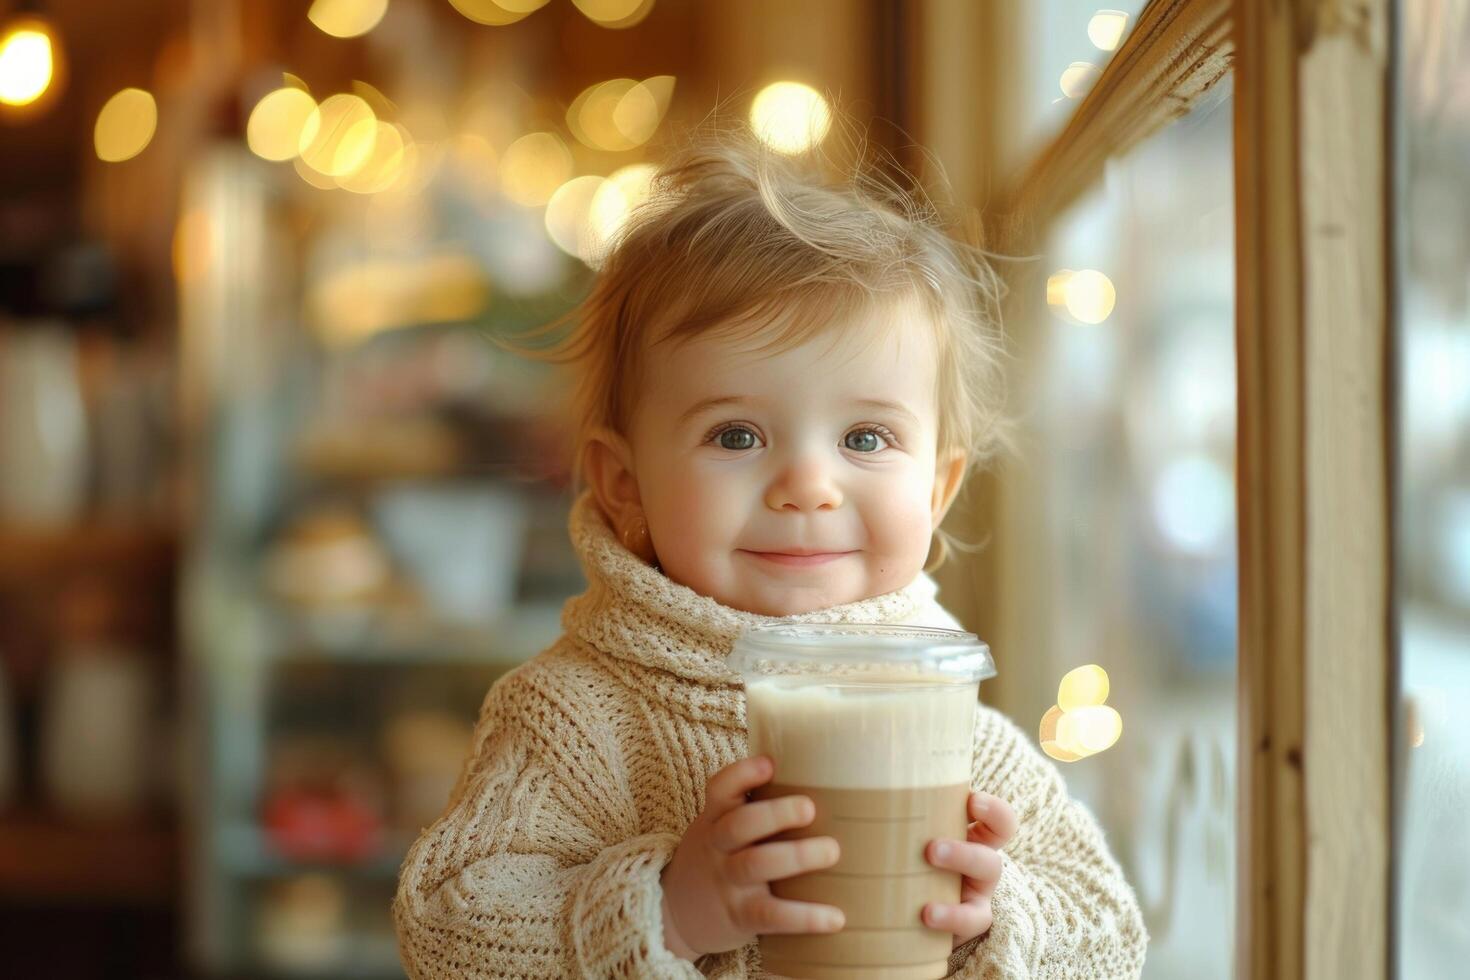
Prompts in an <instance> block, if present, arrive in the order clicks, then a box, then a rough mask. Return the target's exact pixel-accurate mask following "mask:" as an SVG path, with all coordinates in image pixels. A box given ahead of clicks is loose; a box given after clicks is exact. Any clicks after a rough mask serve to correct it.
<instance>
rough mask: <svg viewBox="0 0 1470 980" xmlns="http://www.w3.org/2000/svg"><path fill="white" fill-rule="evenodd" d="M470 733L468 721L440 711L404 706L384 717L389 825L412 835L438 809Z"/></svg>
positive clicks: (451, 785)
mask: <svg viewBox="0 0 1470 980" xmlns="http://www.w3.org/2000/svg"><path fill="white" fill-rule="evenodd" d="M471 734H472V730H471V726H470V723H469V722H468V721H466V720H464V719H463V718H461V717H459V716H457V715H453V714H450V713H448V712H446V711H434V710H418V711H404V712H402V713H400V714H397V715H394V716H393V717H392V718H391V719H389V721H388V724H387V725H386V726H385V727H384V729H383V735H382V746H383V761H384V763H385V764H386V766H387V768H388V776H389V800H390V819H391V821H392V824H393V827H394V828H395V829H397V830H402V831H406V832H408V833H413V834H416V833H417V832H418V831H419V830H421V829H422V828H424V827H427V826H428V825H429V824H431V823H433V822H434V821H435V820H436V819H438V817H439V815H440V814H441V813H443V812H444V807H445V805H446V804H447V803H448V802H449V794H450V792H451V791H452V790H453V789H454V784H455V781H456V780H457V779H458V778H459V771H460V768H461V767H462V766H463V764H464V758H465V754H466V752H467V750H468V749H469V746H470V738H471Z"/></svg>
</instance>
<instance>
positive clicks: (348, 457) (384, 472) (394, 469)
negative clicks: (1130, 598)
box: [293, 415, 461, 479]
mask: <svg viewBox="0 0 1470 980" xmlns="http://www.w3.org/2000/svg"><path fill="white" fill-rule="evenodd" d="M293 453H294V458H295V462H296V465H297V466H298V467H300V468H301V469H303V470H305V471H307V472H309V473H312V474H314V475H316V476H321V477H334V478H339V479H354V478H355V479H383V478H395V477H397V478H404V477H429V476H436V475H440V474H444V473H450V472H452V471H453V470H454V469H455V468H456V467H457V466H458V464H459V462H460V456H461V450H460V441H459V438H458V437H457V436H456V435H455V433H454V430H453V429H452V428H450V427H449V426H448V425H447V424H445V423H444V422H442V421H440V420H439V419H437V418H435V417H433V416H432V415H418V416H414V417H408V418H385V419H375V420H372V422H371V423H368V422H366V421H359V422H335V423H333V422H320V421H319V422H318V423H317V424H315V425H314V426H313V427H312V428H310V429H308V430H307V431H306V432H305V433H303V434H302V435H301V437H300V438H299V439H298V440H297V441H296V445H295V447H294V450H293Z"/></svg>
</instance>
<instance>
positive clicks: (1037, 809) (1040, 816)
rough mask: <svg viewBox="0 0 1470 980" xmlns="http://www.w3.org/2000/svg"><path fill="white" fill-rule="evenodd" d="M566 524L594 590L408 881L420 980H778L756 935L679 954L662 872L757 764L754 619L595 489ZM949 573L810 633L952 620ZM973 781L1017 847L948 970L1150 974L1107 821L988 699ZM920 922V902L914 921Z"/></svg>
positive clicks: (492, 725)
mask: <svg viewBox="0 0 1470 980" xmlns="http://www.w3.org/2000/svg"><path fill="white" fill-rule="evenodd" d="M569 527H570V531H571V536H572V541H573V544H574V545H575V547H576V549H577V553H578V555H579V558H580V561H581V563H582V567H583V570H584V572H585V573H586V576H587V581H588V588H587V590H586V591H585V592H584V593H582V594H581V595H578V596H576V597H574V598H572V599H570V600H569V601H568V602H567V604H566V607H565V609H564V611H563V613H562V620H561V621H562V627H563V629H564V630H565V633H564V635H563V636H561V637H560V638H559V639H558V640H557V641H556V642H555V643H554V644H553V645H552V646H551V647H550V648H548V649H547V650H545V651H543V652H542V653H540V654H538V655H537V656H536V657H534V658H532V659H531V660H530V661H528V662H527V663H525V664H523V665H521V666H518V667H516V668H515V669H514V670H512V671H510V672H509V673H508V674H506V675H505V676H504V677H502V678H501V679H499V680H498V681H497V682H496V683H495V684H494V685H493V686H492V687H491V689H490V691H489V693H488V694H487V695H486V697H485V702H484V706H483V708H482V710H481V715H480V720H479V724H478V726H477V728H476V731H475V736H474V743H473V750H472V751H471V753H470V756H469V758H468V759H467V761H466V763H465V766H464V769H463V770H462V772H461V775H460V778H459V781H458V784H457V785H456V786H455V788H454V791H453V792H452V794H451V795H450V800H449V805H448V808H447V809H446V810H445V812H444V814H443V816H441V817H440V818H439V819H438V820H437V821H436V822H435V823H434V824H433V826H431V827H429V828H428V829H427V830H425V831H424V832H423V834H422V835H421V836H420V837H419V839H418V841H417V842H416V843H415V844H414V845H413V847H412V849H411V850H410V851H409V853H408V857H407V858H406V860H405V861H404V864H403V868H402V871H401V873H400V876H399V882H398V894H397V898H396V899H395V901H394V917H395V919H396V922H397V927H398V936H399V940H400V948H401V953H402V957H403V962H404V964H405V966H406V967H407V969H408V972H409V974H410V975H411V976H413V977H415V978H435V980H440V978H446V980H447V978H469V977H526V978H537V980H543V978H549V977H568V978H580V977H658V978H697V977H700V976H708V977H723V978H730V980H734V978H759V977H768V976H772V974H768V973H765V972H763V971H762V970H761V968H760V954H759V949H758V946H757V945H756V943H755V942H751V943H748V944H747V945H745V946H744V947H742V948H740V949H736V950H729V951H727V952H724V953H719V954H711V955H707V956H704V957H701V958H700V960H699V961H698V963H697V964H695V963H689V962H687V961H685V960H681V959H679V958H678V957H676V956H675V955H674V954H673V953H671V952H669V951H668V949H667V948H666V947H665V946H664V942H663V927H662V918H661V915H660V899H661V890H660V885H659V874H660V872H661V871H662V869H663V867H664V866H665V865H666V864H668V862H669V860H670V859H671V858H672V857H673V853H674V849H675V847H677V846H678V844H679V841H680V839H681V838H682V837H683V834H684V831H685V829H686V828H687V827H688V826H689V824H690V823H691V822H692V821H693V820H694V818H695V817H696V816H697V815H698V814H699V812H700V810H701V809H702V808H703V805H704V788H705V781H706V780H707V779H708V778H709V777H710V776H711V775H713V774H714V773H715V772H717V771H718V770H720V769H721V768H723V767H725V766H726V765H729V764H730V763H732V762H734V761H736V760H737V759H741V758H744V757H745V756H746V755H747V751H746V731H745V696H744V690H743V688H742V686H741V683H740V678H739V676H738V675H737V674H735V673H734V672H732V671H731V670H730V669H729V667H728V666H727V665H726V663H725V657H726V655H727V654H728V653H729V651H730V649H731V645H732V644H733V642H734V640H735V637H736V636H737V635H738V634H739V633H740V631H741V629H742V628H743V627H745V626H746V625H749V624H753V623H759V622H769V621H771V620H770V618H769V617H765V616H760V615H757V614H754V613H748V612H744V611H741V610H737V609H732V608H730V607H727V606H724V605H722V604H720V603H719V602H716V601H715V600H713V599H711V598H709V597H707V596H702V595H700V594H698V593H696V592H694V591H693V590H691V589H689V588H686V587H685V586H682V585H679V584H677V583H675V582H674V581H672V580H671V579H669V578H668V577H667V576H665V575H664V574H663V573H662V572H660V571H658V570H657V569H655V568H652V567H650V566H648V565H646V564H644V563H643V562H642V561H640V560H639V559H638V558H637V557H635V556H634V555H633V554H631V553H630V552H629V551H627V550H626V549H625V548H624V547H623V546H622V544H621V543H620V542H619V541H618V540H617V537H616V536H615V535H614V534H613V533H612V531H611V529H610V528H609V527H608V526H607V523H606V522H605V520H604V519H603V518H602V515H601V511H600V509H599V508H598V507H597V506H596V504H595V503H594V502H593V499H592V497H591V496H590V494H587V493H584V494H583V495H582V496H581V497H580V498H579V499H578V500H577V501H576V502H575V504H574V506H573V509H572V513H571V517H570V522H569ZM936 591H937V590H936V588H935V585H934V582H933V580H932V579H930V578H929V577H928V576H927V575H922V574H921V575H920V576H919V577H918V578H917V579H916V580H915V581H914V583H912V584H911V585H909V586H908V587H907V588H904V589H901V590H899V591H897V592H891V593H888V594H886V595H881V596H877V597H875V598H871V599H865V600H862V601H859V602H853V603H848V604H846V605H841V606H834V607H831V608H829V609H824V610H820V611H817V612H812V613H807V614H803V615H799V616H793V617H789V619H790V620H792V621H802V620H823V621H841V622H882V623H922V624H925V625H945V626H954V625H955V621H954V620H953V618H952V617H950V616H949V614H948V613H946V612H944V610H943V609H941V608H940V607H939V606H938V604H937V603H936V602H935V601H934V596H935V592H936ZM974 746H975V755H974V768H973V785H974V787H975V788H976V789H980V790H984V791H986V792H990V793H994V794H996V795H997V796H1000V797H1001V798H1002V799H1005V800H1007V801H1008V802H1009V803H1010V804H1011V806H1012V807H1013V808H1014V809H1015V811H1016V814H1017V816H1018V817H1019V818H1020V829H1019V831H1018V832H1017V834H1016V836H1015V838H1014V839H1013V840H1011V842H1010V843H1009V844H1008V845H1006V847H1005V848H1004V849H1003V850H1002V851H1001V855H1002V862H1003V868H1004V870H1003V872H1002V875H1001V879H1000V883H999V885H998V887H997V888H996V891H995V895H994V898H993V900H992V910H993V913H994V925H993V926H992V927H991V929H990V931H989V932H988V933H986V934H985V935H984V936H983V937H981V938H980V939H978V940H975V941H972V942H969V943H966V944H964V945H962V946H960V947H959V948H957V949H956V950H955V951H954V953H953V955H952V956H951V958H950V972H951V973H952V974H953V975H954V976H956V977H959V978H963V980H979V978H1007V980H1019V978H1023V977H1038V978H1039V977H1055V978H1058V980H1061V978H1066V980H1074V978H1080V977H1104V978H1109V980H1112V978H1124V977H1136V976H1138V975H1139V973H1140V971H1141V970H1142V966H1143V958H1144V950H1145V946H1146V944H1147V940H1148V937H1147V933H1146V932H1145V930H1144V926H1143V920H1142V916H1141V915H1140V912H1139V907H1138V903H1137V901H1136V899H1135V898H1134V895H1133V892H1132V890H1131V889H1130V888H1129V886H1128V883H1127V882H1126V881H1125V880H1124V878H1123V874H1122V872H1121V870H1120V869H1119V867H1118V865H1117V863H1116V862H1115V861H1114V860H1113V858H1112V856H1111V855H1110V854H1109V852H1108V849H1107V845H1106V843H1105V842H1104V840H1103V836H1102V833H1101V831H1100V829H1099V827H1098V825H1097V823H1096V821H1095V820H1094V818H1093V816H1092V814H1091V813H1090V812H1089V811H1088V810H1087V809H1086V808H1085V807H1084V806H1083V805H1082V804H1081V803H1079V802H1077V801H1075V800H1072V799H1070V798H1069V797H1068V796H1067V793H1066V790H1065V787H1064V785H1063V782H1062V779H1061V777H1060V776H1059V775H1058V773H1057V771H1056V769H1055V768H1054V767H1053V765H1052V764H1051V763H1050V762H1049V761H1048V760H1047V759H1046V758H1044V757H1043V756H1042V755H1041V754H1040V753H1039V752H1038V751H1037V750H1036V749H1035V748H1034V747H1033V746H1032V745H1031V744H1030V742H1029V740H1028V739H1027V738H1026V737H1025V736H1024V735H1023V734H1022V733H1021V731H1020V730H1019V729H1017V728H1016V726H1015V725H1013V724H1012V723H1011V722H1010V721H1009V720H1007V719H1006V718H1005V717H1004V716H1002V715H1001V714H1000V713H998V712H996V711H994V710H993V709H991V708H987V707H985V706H983V705H982V706H981V707H980V710H979V711H978V712H977V722H976V727H975V739H974ZM917 912H918V910H917V909H916V910H915V913H916V914H917Z"/></svg>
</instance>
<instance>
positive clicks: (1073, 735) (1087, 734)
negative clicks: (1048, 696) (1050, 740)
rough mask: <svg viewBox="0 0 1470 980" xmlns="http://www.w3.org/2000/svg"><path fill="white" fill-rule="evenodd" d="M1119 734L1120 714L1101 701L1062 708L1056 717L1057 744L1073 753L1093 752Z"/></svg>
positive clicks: (1104, 747)
mask: <svg viewBox="0 0 1470 980" xmlns="http://www.w3.org/2000/svg"><path fill="white" fill-rule="evenodd" d="M1122 734H1123V717H1122V716H1121V715H1119V714H1118V712H1117V711H1115V710H1113V709H1112V708H1110V707H1108V706H1107V705H1105V704H1099V705H1095V706H1093V707H1090V708H1078V709H1077V710H1076V711H1063V712H1062V716H1061V717H1060V718H1058V719H1057V738H1056V741H1057V744H1058V745H1059V746H1060V747H1061V748H1063V749H1065V750H1067V751H1068V752H1072V753H1074V754H1078V755H1082V756H1084V757H1085V756H1088V755H1096V754H1097V753H1099V752H1102V751H1105V750H1107V749H1109V748H1111V747H1112V746H1113V744H1114V743H1115V742H1117V741H1118V739H1119V738H1120V737H1121V736H1122Z"/></svg>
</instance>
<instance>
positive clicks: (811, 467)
mask: <svg viewBox="0 0 1470 980" xmlns="http://www.w3.org/2000/svg"><path fill="white" fill-rule="evenodd" d="M857 320H858V321H859V322H853V323H849V324H844V325H843V329H842V338H841V339H840V340H837V339H836V338H835V336H823V337H818V338H816V339H815V340H811V341H808V342H806V343H805V344H804V345H802V346H799V347H796V348H794V349H792V350H788V351H784V352H780V353H774V354H773V353H760V352H756V351H754V350H752V349H751V348H752V346H753V344H751V343H750V342H749V341H745V342H744V343H740V342H736V341H732V340H729V339H724V338H716V337H710V336H703V337H699V338H697V339H695V340H692V341H688V342H686V343H684V344H682V345H675V344H663V345H657V346H655V347H653V348H652V349H650V350H649V351H648V352H647V355H646V357H647V360H646V364H647V371H648V374H647V376H646V379H647V380H646V384H645V385H644V386H643V388H642V393H641V394H640V401H639V405H638V408H637V411H636V414H635V417H634V420H633V425H632V432H631V439H630V442H631V453H632V470H633V476H634V477H635V478H636V493H637V497H638V498H639V503H641V506H642V509H643V512H644V514H645V515H646V519H647V521H648V527H649V531H650V534H651V536H652V539H653V544H654V549H655V551H656V552H657V555H658V560H659V563H660V564H661V566H662V568H663V570H664V573H665V574H667V575H668V576H669V577H670V578H672V579H673V580H675V581H677V582H680V583H682V584H684V585H687V586H689V587H690V588H692V589H694V590H695V591H697V592H699V593H701V594H704V595H707V596H711V597H713V598H715V599H717V600H718V601H720V602H721V603H724V604H725V605H728V606H732V607H734V608H738V609H744V610H747V611H750V612H756V613H762V614H765V615H772V616H783V615H791V614H794V613H800V612H809V611H811V610H814V609H820V608H824V607H827V606H832V605H836V604H839V603H845V602H852V601H856V600H859V599H864V598H869V597H872V596H876V595H881V594H883V593H885V592H891V591H893V590H895V589H899V588H902V587H903V586H905V585H907V584H908V583H909V582H911V581H912V580H913V579H914V577H915V576H916V575H917V574H918V573H919V572H920V571H921V570H922V568H923V565H924V561H925V558H926V556H927V554H928V549H929V543H930V538H931V535H932V533H933V531H934V529H935V527H936V526H937V525H938V522H939V520H940V519H941V518H942V517H943V515H944V510H945V509H946V508H947V507H948V504H949V502H950V500H951V499H952V497H953V494H954V492H955V490H956V489H957V488H958V482H959V475H960V470H961V467H962V464H963V460H961V459H954V460H945V461H938V460H936V440H937V429H938V413H937V405H936V390H935V388H936V374H937V360H936V358H937V355H936V347H935V338H934V329H933V326H932V324H931V323H930V321H929V319H928V317H927V315H926V314H925V313H924V311H923V310H922V308H921V307H920V306H919V305H918V304H917V303H910V302H905V303H901V304H892V305H888V306H880V307H876V308H874V309H871V310H870V311H868V312H865V313H863V314H861V315H859V316H858V317H857ZM878 402H887V403H889V404H878ZM630 492H631V491H630ZM813 552H815V553H817V554H816V555H813V556H809V557H791V556H795V555H801V554H803V553H813Z"/></svg>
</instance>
